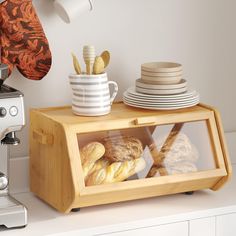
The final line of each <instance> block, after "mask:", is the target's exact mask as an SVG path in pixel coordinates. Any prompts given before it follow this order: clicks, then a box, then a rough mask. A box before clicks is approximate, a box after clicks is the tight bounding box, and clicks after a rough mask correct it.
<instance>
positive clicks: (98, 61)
mask: <svg viewBox="0 0 236 236" xmlns="http://www.w3.org/2000/svg"><path fill="white" fill-rule="evenodd" d="M104 69H105V63H104V61H103V59H102V57H100V56H97V57H96V58H95V62H94V64H93V74H95V75H97V74H101V73H103V72H104Z"/></svg>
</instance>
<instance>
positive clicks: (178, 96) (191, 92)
mask: <svg viewBox="0 0 236 236" xmlns="http://www.w3.org/2000/svg"><path fill="white" fill-rule="evenodd" d="M125 93H127V94H129V95H131V96H133V97H136V98H144V99H147V100H148V99H150V100H155V99H160V100H169V99H170V100H171V99H181V98H187V97H192V96H194V95H196V94H197V92H196V91H195V90H189V91H186V92H185V93H180V94H173V95H151V94H144V93H137V92H136V91H135V87H130V88H128V89H127V90H126V92H125Z"/></svg>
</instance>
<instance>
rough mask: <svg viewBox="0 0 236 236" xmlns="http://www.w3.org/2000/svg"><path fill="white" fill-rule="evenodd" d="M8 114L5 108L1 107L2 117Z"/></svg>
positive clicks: (0, 113)
mask: <svg viewBox="0 0 236 236" xmlns="http://www.w3.org/2000/svg"><path fill="white" fill-rule="evenodd" d="M6 114H7V110H6V109H5V108H4V107H0V117H4V116H6Z"/></svg>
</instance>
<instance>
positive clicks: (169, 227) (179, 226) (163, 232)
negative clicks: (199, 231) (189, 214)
mask: <svg viewBox="0 0 236 236" xmlns="http://www.w3.org/2000/svg"><path fill="white" fill-rule="evenodd" d="M103 235H104V236H105V235H110V236H130V235H135V236H143V235H148V236H152V235H153V236H156V235H160V236H174V235H181V236H188V222H187V221H186V222H180V223H174V224H166V225H159V226H152V227H145V228H138V229H134V230H127V231H122V232H114V233H109V234H103Z"/></svg>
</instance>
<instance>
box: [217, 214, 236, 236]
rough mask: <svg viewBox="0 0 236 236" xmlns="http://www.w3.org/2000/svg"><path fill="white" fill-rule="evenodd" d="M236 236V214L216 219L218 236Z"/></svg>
mask: <svg viewBox="0 0 236 236" xmlns="http://www.w3.org/2000/svg"><path fill="white" fill-rule="evenodd" d="M235 235H236V213H233V214H228V215H221V216H217V217H216V236H235Z"/></svg>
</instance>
